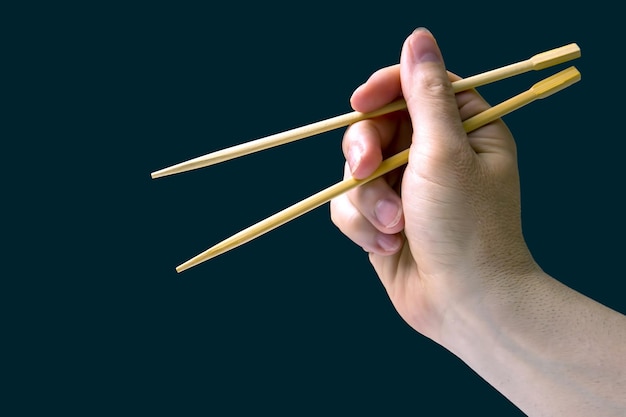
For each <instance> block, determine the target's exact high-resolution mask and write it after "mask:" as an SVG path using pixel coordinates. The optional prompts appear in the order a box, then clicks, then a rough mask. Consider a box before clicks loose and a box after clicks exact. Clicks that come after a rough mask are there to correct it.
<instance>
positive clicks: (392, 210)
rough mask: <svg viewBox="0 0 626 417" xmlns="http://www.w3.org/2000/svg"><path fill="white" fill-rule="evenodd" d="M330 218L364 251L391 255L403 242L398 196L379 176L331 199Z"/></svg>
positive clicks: (402, 222) (402, 226)
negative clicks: (364, 184)
mask: <svg viewBox="0 0 626 417" xmlns="http://www.w3.org/2000/svg"><path fill="white" fill-rule="evenodd" d="M331 218H332V221H333V222H334V223H335V225H337V227H338V228H339V230H341V231H342V233H344V234H345V235H346V236H347V237H348V238H349V239H351V240H352V241H353V242H355V243H356V244H357V245H359V246H361V247H362V248H363V249H364V250H365V251H367V252H370V253H375V254H380V255H391V254H393V253H396V252H397V251H398V250H399V249H400V248H401V246H402V242H403V239H404V238H403V236H402V235H401V233H400V231H401V230H402V229H403V228H404V218H403V216H402V209H401V203H400V197H398V195H397V194H396V193H395V192H394V191H393V190H392V189H391V188H390V187H389V186H388V184H387V183H386V182H385V181H384V180H382V179H378V180H374V181H372V182H371V183H369V184H367V185H366V186H361V187H358V188H357V189H355V190H353V191H351V192H350V193H347V194H343V195H341V196H339V197H337V198H335V199H333V200H332V201H331Z"/></svg>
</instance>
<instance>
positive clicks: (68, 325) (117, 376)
mask: <svg viewBox="0 0 626 417" xmlns="http://www.w3.org/2000/svg"><path fill="white" fill-rule="evenodd" d="M421 3H422V2H413V3H411V5H409V6H405V5H402V4H391V3H379V4H372V5H371V6H365V5H363V4H360V5H354V6H353V8H351V6H348V5H346V6H342V7H341V8H340V7H339V4H337V3H333V4H330V5H324V4H322V3H307V4H296V3H292V4H291V5H290V6H284V5H283V6H278V5H271V4H268V3H261V4H257V5H253V6H250V5H247V4H239V3H230V5H226V4H223V3H214V5H213V6H210V5H207V4H208V3H207V4H205V5H197V4H189V3H187V4H183V3H181V2H178V3H171V4H169V5H168V4H163V3H158V2H152V3H145V4H140V3H130V2H129V3H126V4H124V5H119V6H113V5H111V3H108V4H102V5H100V6H97V5H94V4H93V3H89V6H85V5H84V4H83V5H71V6H70V5H66V6H59V5H47V6H37V5H35V4H30V5H26V6H24V7H23V8H21V9H20V10H17V9H11V10H9V9H7V10H5V11H4V13H3V16H4V20H5V25H3V29H2V30H3V32H4V36H3V38H4V40H3V42H4V48H3V49H4V62H3V66H4V69H5V70H6V71H7V72H6V73H5V74H6V75H5V77H4V78H5V79H4V81H3V89H4V91H5V93H4V98H3V101H4V104H5V111H4V121H3V130H4V133H3V139H4V140H3V142H4V144H5V145H4V149H3V151H2V155H3V162H4V164H3V166H2V170H3V173H4V175H3V179H2V181H3V188H4V197H3V203H2V207H3V212H4V215H3V234H2V236H3V241H4V242H5V245H4V246H5V250H4V252H3V254H2V258H3V265H4V268H3V272H2V273H1V274H2V286H3V289H2V290H1V291H2V298H3V302H2V308H3V309H4V312H3V314H2V328H3V336H2V338H3V341H2V345H3V350H4V349H6V350H5V352H6V353H5V354H3V365H2V367H3V371H2V373H1V374H2V377H1V378H2V379H3V380H4V383H3V385H4V386H5V387H9V388H8V389H5V390H4V392H3V394H2V395H3V397H4V398H3V400H2V402H1V404H2V405H0V407H2V408H4V409H5V411H8V410H11V413H10V414H7V415H31V414H38V413H39V412H40V410H45V411H46V414H52V413H53V412H55V413H57V412H58V413H63V414H64V415H70V414H76V415H93V414H109V415H110V414H113V413H115V414H133V415H138V414H139V415H145V414H150V415H155V414H161V413H162V414H165V415H251V414H255V415H256V414H261V413H263V414H265V413H267V414H268V415H305V414H315V415H320V414H324V415H325V414H334V415H404V414H409V415H424V413H428V412H431V411H430V410H435V411H434V412H433V414H434V415H442V416H443V415H446V416H448V415H449V416H452V415H459V414H460V413H463V414H464V415H465V414H474V413H478V414H480V415H492V414H498V415H504V414H506V415H522V414H521V413H520V412H519V411H518V410H517V409H516V408H515V407H514V406H513V405H512V404H510V403H509V402H508V401H507V400H506V399H504V398H503V397H502V396H501V395H500V394H499V393H497V392H496V391H495V390H493V389H492V388H491V387H490V386H489V385H487V384H486V383H485V382H484V381H483V380H482V379H481V378H480V377H478V376H477V375H476V374H474V373H473V372H472V371H471V370H470V369H469V368H468V367H466V366H465V365H464V364H463V363H462V362H460V361H459V360H458V359H457V358H455V357H454V356H453V355H451V354H450V353H448V352H447V351H445V350H444V349H442V348H441V347H439V346H437V345H435V344H434V343H432V342H431V341H429V340H428V339H426V338H424V337H422V336H421V335H419V334H418V333H416V332H415V331H413V330H412V329H410V328H409V327H408V326H407V325H406V324H405V323H404V322H403V321H402V320H401V319H400V318H399V316H398V315H397V314H396V313H395V311H394V310H393V308H392V307H391V305H390V303H389V300H388V298H387V296H386V294H385V292H384V290H383V288H382V286H381V285H380V283H379V281H378V279H377V277H376V275H375V274H374V273H373V271H372V269H371V268H370V266H369V264H368V262H367V257H366V254H365V253H364V252H363V251H362V250H361V249H360V248H358V247H356V246H355V245H353V244H352V243H351V242H350V241H348V240H347V239H346V238H345V237H344V236H343V235H341V234H340V233H339V231H338V230H337V229H336V228H335V227H334V226H333V225H332V223H331V222H330V219H329V215H328V205H325V206H324V207H321V208H319V209H317V210H315V211H313V212H311V213H309V214H307V215H306V216H304V217H301V218H299V219H297V220H295V221H293V222H291V223H289V224H287V225H285V226H283V227H281V228H279V229H277V230H275V231H273V232H271V233H270V234H267V235H265V236H263V237H261V238H259V239H257V240H255V241H253V242H251V243H249V244H247V245H244V246H242V247H240V248H238V249H236V250H233V251H232V252H229V253H227V254H225V255H222V256H220V257H218V258H216V259H214V260H212V261H210V262H208V263H205V264H202V265H200V266H198V267H196V268H193V269H191V270H189V271H187V272H185V273H184V274H180V275H178V274H176V273H175V271H174V267H175V266H176V265H178V264H180V263H181V262H183V261H185V260H186V259H188V258H190V257H191V256H193V255H195V254H197V253H198V252H200V251H203V250H204V249H206V248H208V247H209V246H211V245H213V244H214V243H216V242H218V241H220V240H222V239H224V238H226V237H228V236H230V235H231V234H233V233H235V232H237V231H239V230H240V229H242V228H244V227H246V226H248V225H250V224H252V223H254V222H256V221H259V220H261V219H262V218H265V217H267V216H269V215H271V214H273V213H275V212H276V211H278V210H280V209H282V208H284V207H286V206H288V205H291V204H292V203H294V202H296V201H298V200H300V199H302V198H304V197H306V196H308V195H310V194H312V193H314V192H317V191H318V190H320V189H322V188H325V187H327V186H329V185H331V184H333V183H335V182H337V181H338V180H339V179H340V178H341V173H342V166H343V157H342V154H341V148H340V143H341V137H342V134H343V130H337V131H333V132H330V133H327V134H324V135H321V136H318V137H315V138H311V139H307V140H304V141H301V142H298V143H293V144H289V145H285V146H283V147H280V148H277V149H274V150H270V151H265V152H261V153H259V154H255V155H251V156H247V157H245V158H241V159H239V160H235V161H231V162H228V163H224V164H220V165H217V166H213V167H210V168H206V169H203V170H199V171H195V172H191V173H187V174H182V175H178V176H173V177H168V178H163V179H159V180H151V179H150V175H149V174H150V172H152V171H155V170H157V169H160V168H163V167H165V166H168V165H172V164H174V163H177V162H180V161H183V160H186V159H189V158H192V157H195V156H198V155H202V154H205V153H207V152H210V151H213V150H217V149H221V148H224V147H227V146H232V145H235V144H238V143H241V142H245V141H248V140H252V139H256V138H258V137H261V136H265V135H268V134H271V133H276V132H279V131H283V130H287V129H290V128H293V127H297V126H300V125H303V124H307V123H311V122H314V121H317V120H321V119H325V118H328V117H331V116H335V115H338V114H342V113H346V112H348V111H350V110H351V109H350V107H349V102H348V99H349V97H350V94H351V93H352V91H353V90H354V89H355V88H356V87H357V86H358V85H360V84H361V83H362V82H364V81H365V80H366V79H367V77H368V76H369V75H370V74H371V73H372V72H373V71H375V70H376V69H378V68H381V67H384V66H387V65H391V64H394V63H396V62H398V58H399V52H400V48H401V45H402V42H403V41H404V39H405V38H406V36H408V35H409V34H410V33H411V32H412V30H413V29H414V28H415V27H418V26H426V27H428V28H429V29H430V30H431V31H432V32H433V33H434V34H435V36H436V37H437V39H438V41H439V44H440V46H441V48H442V51H443V53H444V57H445V59H446V63H447V66H448V68H449V69H450V70H452V71H454V72H456V73H458V74H459V75H461V76H469V75H473V74H475V73H479V72H482V71H485V70H488V69H492V68H496V67H499V66H502V65H504V64H508V63H511V62H516V61H519V60H522V59H526V58H528V57H530V56H532V55H534V54H535V53H538V52H541V51H544V50H547V49H551V48H554V47H558V46H562V45H564V44H567V43H570V42H577V43H578V44H579V46H580V47H581V49H582V52H583V57H582V58H581V59H580V60H577V61H576V62H575V65H576V66H577V67H578V68H579V70H580V71H581V73H582V78H583V79H582V81H581V82H580V83H578V84H576V85H575V86H573V87H570V88H568V89H567V90H565V91H563V92H560V93H559V94H557V95H555V96H553V97H551V98H549V99H547V100H544V101H539V102H536V103H533V104H532V105H530V106H528V107H526V108H524V109H521V110H519V111H517V112H516V113H513V114H511V115H508V116H506V118H505V121H506V122H507V123H508V125H509V127H510V128H511V130H512V131H513V133H514V135H515V137H516V139H517V142H518V147H519V161H520V170H521V176H522V192H523V216H524V230H525V235H526V238H527V240H528V244H529V246H530V248H531V250H532V252H533V254H534V256H535V257H536V259H537V261H538V262H539V263H540V265H542V267H543V268H544V269H545V270H546V271H547V272H548V273H550V274H552V275H553V276H555V277H556V278H558V279H560V280H561V281H563V282H564V283H566V284H567V285H570V286H572V287H574V288H576V289H577V290H579V291H581V292H583V293H585V294H587V295H589V296H590V297H593V298H595V299H596V300H598V301H600V302H602V303H604V304H607V305H609V306H611V307H612V308H615V309H617V310H619V311H622V312H625V311H626V301H624V296H623V292H622V291H621V288H622V286H621V284H620V283H619V281H618V280H620V279H621V278H623V270H622V258H623V255H622V252H623V236H624V232H625V230H624V229H625V226H624V220H623V213H624V202H623V197H620V195H621V194H623V166H622V159H623V154H624V151H625V148H626V146H625V145H624V134H623V130H622V124H623V117H622V111H621V107H620V96H621V92H620V91H619V90H618V89H617V88H616V87H619V84H618V83H620V77H621V76H620V74H619V72H618V71H619V65H615V64H616V63H619V62H621V61H620V60H621V58H620V56H619V51H620V50H621V49H622V44H621V42H622V36H621V35H618V34H619V33H620V32H619V31H618V29H619V28H620V25H621V22H620V21H619V20H618V16H619V15H620V14H619V13H616V12H615V11H614V10H611V9H610V7H608V8H607V7H605V6H603V5H602V4H601V3H599V2H592V3H581V5H582V7H576V8H574V7H572V6H571V5H570V4H569V3H568V5H567V6H566V7H565V6H561V5H560V4H558V3H550V4H553V5H554V6H549V5H548V4H547V3H545V2H544V3H541V4H537V5H536V7H535V6H533V5H532V4H530V3H523V5H522V3H517V4H512V5H510V6H507V7H506V9H498V8H495V9H493V8H488V7H484V8H482V9H481V8H480V7H479V6H478V5H477V4H465V5H463V6H454V5H451V4H449V3H448V2H440V3H441V5H440V6H434V5H425V4H421ZM343 7H345V10H344V8H343ZM563 67H564V66H563ZM558 69H559V68H555V69H549V70H546V71H542V72H541V73H529V74H525V75H523V76H519V77H516V78H515V79H511V80H506V81H502V82H500V83H498V84H496V85H492V86H486V87H483V88H481V89H480V91H481V92H482V93H483V95H484V96H485V97H486V98H487V99H488V100H489V101H490V102H492V103H494V104H495V103H497V102H499V101H501V100H503V99H505V98H508V97H510V96H512V95H515V94H517V93H518V92H521V91H522V90H525V89H527V88H528V87H529V86H530V85H532V84H533V83H534V82H536V81H538V80H539V79H541V78H543V77H544V76H547V75H549V74H551V73H554V72H556V71H557V70H558ZM616 100H617V101H616ZM3 414H4V413H3Z"/></svg>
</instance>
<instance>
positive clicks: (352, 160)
mask: <svg viewBox="0 0 626 417" xmlns="http://www.w3.org/2000/svg"><path fill="white" fill-rule="evenodd" d="M362 156H363V148H362V147H361V145H359V144H353V145H352V146H350V149H349V150H348V166H349V167H350V172H351V173H352V174H354V173H355V172H356V170H357V168H358V167H359V164H360V163H361V157H362Z"/></svg>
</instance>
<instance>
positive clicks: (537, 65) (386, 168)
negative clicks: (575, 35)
mask: <svg viewBox="0 0 626 417" xmlns="http://www.w3.org/2000/svg"><path fill="white" fill-rule="evenodd" d="M579 56H580V49H579V48H578V46H577V45H575V44H570V45H567V46H564V47H562V48H558V49H555V50H552V51H548V52H544V53H542V54H538V55H535V56H534V57H532V58H530V59H528V60H526V61H522V62H519V63H516V64H511V65H508V66H506V67H502V68H499V69H496V70H492V71H489V72H486V73H483V74H479V75H476V76H473V77H470V78H466V79H463V80H459V81H457V82H455V83H453V88H454V91H455V92H460V91H463V90H467V89H471V88H475V87H477V86H480V85H484V84H487V83H490V82H494V81H497V80H501V79H503V78H506V77H510V76H513V75H516V74H520V73H523V72H527V71H530V70H539V69H543V68H546V67H549V66H552V65H557V64H560V63H563V62H566V61H568V60H571V59H574V58H577V57H579ZM579 79H580V73H579V72H578V71H577V70H576V69H575V68H573V67H570V68H568V69H566V70H564V71H561V72H560V73H558V74H556V75H554V76H552V77H549V78H547V79H545V80H543V81H540V82H538V83H536V84H535V85H533V86H532V87H531V88H530V89H529V90H528V91H525V92H523V93H521V94H519V95H517V96H515V97H513V98H511V99H509V100H507V101H505V102H503V103H501V104H498V105H496V106H494V107H492V108H489V109H487V110H486V111H484V112H482V113H480V114H478V115H476V116H474V117H472V118H470V119H468V120H465V121H464V122H463V127H464V129H465V131H466V132H470V131H473V130H475V129H477V128H479V127H481V126H484V125H485V124H488V123H490V122H492V121H494V120H496V119H498V118H500V117H502V116H504V115H505V114H507V113H510V112H511V111H514V110H516V109H518V108H520V107H522V106H524V105H526V104H528V103H530V102H532V101H534V100H536V99H541V98H545V97H547V96H549V95H551V94H553V93H555V92H557V91H560V90H562V89H563V88H566V87H567V86H569V85H571V84H573V83H575V82H576V81H578V80H579ZM404 108H406V103H405V102H404V100H397V101H395V102H393V103H391V104H389V105H387V106H385V107H383V108H381V109H379V110H377V111H374V112H370V113H358V112H353V113H348V114H345V115H342V116H337V117H334V118H331V119H328V120H325V121H321V122H317V123H314V124H312V125H308V126H304V127H301V128H298V129H294V130H291V131H287V132H283V133H279V134H276V135H272V136H269V137H267V138H263V139H258V140H256V141H252V142H248V143H244V144H242V145H238V146H235V147H232V148H228V149H224V150H222V151H218V152H214V153H211V154H208V155H205V156H202V157H199V158H195V159H193V160H190V161H187V162H183V163H181V164H178V165H174V166H172V167H169V168H165V169H163V170H160V171H157V172H154V173H152V177H153V178H157V177H161V176H165V175H170V174H175V173H179V172H184V171H188V170H191V169H196V168H200V167H204V166H208V165H211V164H215V163H218V162H223V161H226V160H228V159H232V158H236V157H239V156H243V155H246V154H249V153H252V152H256V151H260V150H263V149H267V148H270V147H273V146H278V145H282V144H285V143H289V142H292V141H295V140H298V139H302V138H304V137H308V136H311V135H314V134H318V133H322V132H326V131H328V130H332V129H336V128H339V127H343V126H347V125H349V124H352V123H355V122H357V121H359V120H363V119H367V118H372V117H376V116H380V115H383V114H386V113H390V112H394V111H398V110H402V109H404ZM408 155H409V150H408V149H407V150H405V151H402V152H400V153H398V154H397V155H394V156H392V157H391V158H388V159H386V160H385V161H383V162H382V163H381V165H380V166H379V168H378V169H377V170H376V171H375V172H374V173H373V174H372V175H370V176H369V177H367V178H365V179H361V180H356V179H354V178H349V179H346V180H344V181H341V182H339V183H337V184H335V185H333V186H331V187H329V188H327V189H325V190H322V191H320V192H319V193H317V194H314V195H313V196H311V197H309V198H307V199H305V200H302V201H300V202H299V203H296V204H294V205H293V206H291V207H288V208H287V209H285V210H282V211H280V212H278V213H276V214H275V215H273V216H271V217H269V218H267V219H265V220H263V221H261V222H259V223H257V224H255V225H253V226H251V227H249V228H247V229H245V230H242V231H241V232H239V233H237V234H235V235H233V236H232V237H230V238H228V239H226V240H224V241H222V242H221V243H219V244H217V245H215V246H213V247H212V248H210V249H208V250H206V251H204V252H202V253H200V254H199V255H197V256H195V257H194V258H192V259H190V260H188V261H187V262H185V263H183V264H182V265H180V266H178V267H177V268H176V270H177V271H178V272H181V271H184V270H186V269H188V268H190V267H192V266H195V265H197V264H199V263H201V262H204V261H206V260H208V259H211V258H213V257H215V256H217V255H220V254H222V253H224V252H226V251H228V250H230V249H233V248H235V247H237V246H240V245H242V244H244V243H246V242H249V241H250V240H252V239H255V238H256V237H258V236H260V235H262V234H264V233H267V232H269V231H271V230H273V229H275V228H277V227H279V226H281V225H283V224H285V223H287V222H288V221H290V220H292V219H294V218H296V217H298V216H300V215H303V214H305V213H307V212H309V211H311V210H313V209H315V208H316V207H319V206H320V205H322V204H324V203H326V202H328V201H330V200H331V199H333V198H335V197H337V196H339V195H341V194H342V193H345V192H346V191H348V190H350V189H352V188H354V187H357V186H359V185H361V184H364V183H367V182H369V181H371V180H373V179H375V178H378V177H380V176H382V175H384V174H386V173H388V172H390V171H392V170H394V169H396V168H398V167H400V166H402V165H404V164H406V163H407V160H408Z"/></svg>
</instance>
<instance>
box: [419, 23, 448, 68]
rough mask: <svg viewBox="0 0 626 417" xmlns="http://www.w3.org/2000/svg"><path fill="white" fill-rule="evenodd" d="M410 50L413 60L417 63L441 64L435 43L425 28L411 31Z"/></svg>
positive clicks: (440, 57)
mask: <svg viewBox="0 0 626 417" xmlns="http://www.w3.org/2000/svg"><path fill="white" fill-rule="evenodd" d="M411 48H412V49H413V59H414V60H415V62H417V63H421V62H437V63H442V62H443V58H442V56H441V51H439V47H438V46H437V42H436V41H435V38H434V36H433V35H432V33H430V31H429V30H428V29H426V28H417V29H415V30H414V31H413V35H412V37H411Z"/></svg>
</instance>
